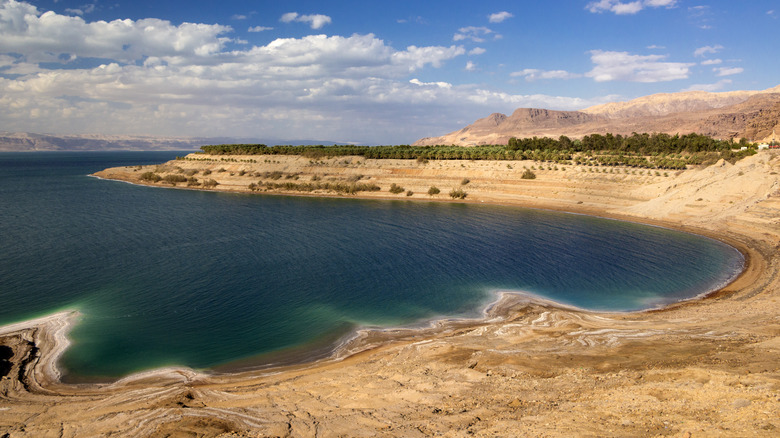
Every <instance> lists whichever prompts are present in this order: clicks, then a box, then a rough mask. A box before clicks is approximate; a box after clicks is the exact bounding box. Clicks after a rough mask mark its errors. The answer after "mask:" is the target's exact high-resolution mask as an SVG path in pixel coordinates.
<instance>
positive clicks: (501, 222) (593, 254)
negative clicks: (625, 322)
mask: <svg viewBox="0 0 780 438" xmlns="http://www.w3.org/2000/svg"><path fill="white" fill-rule="evenodd" d="M184 154H185V153H184V152H176V151H173V152H74V153H71V152H37V153H0V325H4V324H9V323H14V322H20V321H24V320H27V319H32V318H36V317H40V316H45V315H49V314H52V313H55V312H58V311H63V310H76V311H78V312H79V317H78V321H77V323H76V324H75V326H74V327H73V329H72V331H71V332H70V333H69V339H70V341H71V345H70V347H69V348H68V349H67V350H66V352H65V353H64V355H63V356H62V358H61V361H60V367H61V369H62V370H63V373H64V374H65V378H66V380H68V379H71V380H72V381H87V380H95V381H100V380H112V379H117V378H119V377H122V376H125V375H128V374H131V373H134V372H138V371H144V370H150V369H154V368H158V367H165V366H187V367H191V368H193V369H197V370H215V369H222V368H225V367H228V368H229V367H230V364H233V363H242V364H246V363H250V364H254V365H256V366H263V365H264V364H265V365H267V364H268V363H269V361H273V360H275V359H274V358H278V357H281V356H284V355H285V354H286V353H287V352H292V351H295V352H298V355H297V356H296V357H304V358H305V357H307V356H306V354H303V355H301V354H300V352H302V351H303V352H306V351H311V352H315V351H316V352H319V353H318V354H322V352H323V351H326V350H327V349H328V346H331V347H332V346H333V345H335V343H337V342H339V340H342V339H344V338H345V337H349V336H350V334H351V333H354V332H355V331H356V330H358V329H365V328H369V329H370V328H376V329H382V328H390V327H406V326H410V327H411V326H416V325H420V324H422V323H425V322H426V321H432V320H437V319H442V318H473V317H479V316H480V315H481V314H482V312H483V311H484V309H485V307H486V306H487V305H488V304H489V303H491V302H493V301H495V299H496V296H497V294H498V293H499V292H510V293H511V292H519V293H526V294H533V295H536V296H539V297H542V298H545V299H549V300H553V301H556V302H559V303H561V304H566V305H571V306H577V307H580V308H584V309H591V310H598V311H636V310H642V309H648V308H654V307H659V306H664V305H667V304H670V303H673V302H677V301H680V300H685V299H690V298H693V297H697V296H699V295H701V294H705V293H707V292H709V291H712V290H715V289H717V288H719V287H721V286H723V285H725V284H726V283H728V282H729V281H730V280H731V279H733V278H734V277H735V276H737V275H738V274H739V272H740V271H741V269H742V267H743V264H744V259H743V257H742V255H741V254H740V253H739V252H738V251H737V250H735V249H734V248H732V247H730V246H728V245H726V244H724V243H721V242H719V241H716V240H713V239H709V238H705V237H701V236H697V235H693V234H688V233H684V232H679V231H674V230H670V229H666V228H661V227H654V226H648V225H639V224H635V223H628V222H622V221H616V220H609V219H602V218H595V217H590V216H584V215H576V214H566V213H561V212H553V211H544V210H533V209H524V208H518V207H507V206H492V205H477V204H461V203H445V202H433V201H431V202H428V201H409V200H398V201H387V200H361V199H334V198H312V197H295V196H274V195H258V194H234V193H216V192H207V191H194V190H177V189H170V188H153V187H144V186H136V185H132V184H128V183H124V182H117V181H109V180H102V179H99V178H95V177H92V176H90V174H91V173H93V172H96V171H99V170H102V169H105V168H107V167H114V166H131V165H138V164H153V163H162V162H165V161H167V160H170V159H173V158H175V157H176V156H177V155H184ZM311 357H314V353H312V355H311Z"/></svg>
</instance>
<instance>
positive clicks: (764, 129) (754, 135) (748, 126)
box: [414, 85, 780, 146]
mask: <svg viewBox="0 0 780 438" xmlns="http://www.w3.org/2000/svg"><path fill="white" fill-rule="evenodd" d="M778 120H780V85H778V86H777V87H773V88H769V89H766V90H759V91H728V92H720V93H712V92H705V91H687V92H679V93H661V94H653V95H650V96H643V97H639V98H637V99H632V100H629V101H625V102H610V103H606V104H603V105H596V106H592V107H589V108H585V109H582V110H580V111H553V110H548V109H540V108H518V109H517V110H515V111H514V113H512V114H511V115H509V116H507V115H505V114H500V113H494V114H491V115H490V116H488V117H485V118H482V119H479V120H477V121H475V122H474V123H472V124H471V125H469V126H466V127H464V128H462V129H459V130H456V131H453V132H450V133H448V134H444V135H441V136H436V137H426V138H422V139H419V140H417V141H416V142H415V143H414V144H415V145H419V146H431V145H451V144H452V145H459V146H475V145H485V144H506V143H507V142H508V141H509V139H510V138H511V137H516V138H529V137H534V136H538V137H551V138H558V137H559V136H561V135H565V136H568V137H571V138H581V137H583V136H585V135H591V134H607V133H611V134H614V135H617V134H620V135H623V136H626V135H631V134H632V133H634V132H656V133H666V134H669V135H676V134H680V135H684V134H689V133H698V134H703V135H707V136H709V137H713V138H717V139H721V140H731V139H733V140H735V141H738V140H739V139H741V138H746V139H748V140H751V141H756V142H761V141H765V142H767V143H768V142H771V141H777V140H778V137H777V135H778V134H777V132H780V123H778Z"/></svg>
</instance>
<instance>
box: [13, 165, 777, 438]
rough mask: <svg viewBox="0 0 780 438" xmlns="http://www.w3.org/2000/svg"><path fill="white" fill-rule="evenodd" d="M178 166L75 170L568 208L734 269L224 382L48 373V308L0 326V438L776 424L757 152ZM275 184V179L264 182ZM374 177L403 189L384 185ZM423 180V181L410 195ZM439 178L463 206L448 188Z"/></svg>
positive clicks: (59, 323)
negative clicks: (1, 361)
mask: <svg viewBox="0 0 780 438" xmlns="http://www.w3.org/2000/svg"><path fill="white" fill-rule="evenodd" d="M188 158H192V159H183V160H173V161H170V162H168V163H165V164H163V165H160V166H137V167H122V168H112V169H106V170H104V171H101V172H97V173H96V174H95V176H97V177H100V178H104V179H112V180H120V181H126V182H131V183H134V184H145V185H153V186H162V187H172V185H173V184H174V183H168V184H165V182H164V181H161V182H156V183H155V182H151V181H147V180H144V179H142V177H141V176H142V175H144V174H145V173H147V172H153V173H157V174H159V175H161V176H165V175H186V176H188V177H190V178H195V179H197V180H198V182H200V183H201V184H203V182H205V181H206V180H209V179H213V180H214V181H215V182H216V185H214V186H212V187H210V188H209V190H214V191H225V192H242V193H264V194H283V195H305V196H343V197H350V198H366V199H394V200H416V201H436V202H469V203H480V204H481V203H485V204H498V205H513V206H522V207H531V208H540V209H549V210H557V211H565V212H571V213H578V214H587V215H593V216H599V217H605V218H611V219H618V220H626V221H632V222H638V223H644V224H649V225H656V226H663V227H668V228H674V229H678V230H682V231H686V232H691V233H696V234H700V235H703V236H707V237H710V238H714V239H718V240H720V241H723V242H725V243H727V244H729V245H731V246H733V247H735V248H736V249H738V250H739V251H740V252H741V253H742V254H743V256H744V257H745V268H744V270H743V272H742V273H741V274H740V275H739V276H738V277H737V278H736V279H734V280H733V281H732V282H731V283H730V284H728V285H726V286H725V287H723V288H721V289H720V290H718V291H714V292H712V293H710V294H708V295H707V296H706V297H703V298H701V299H696V300H688V301H684V302H680V303H676V304H673V305H670V306H666V307H664V308H662V309H649V310H646V311H640V312H626V313H600V312H589V311H585V310H582V309H575V308H570V307H566V306H560V305H557V304H556V303H552V302H549V301H545V300H541V299H538V298H536V297H531V296H523V295H519V294H501V295H500V297H499V299H498V301H496V302H495V303H493V304H491V305H490V306H489V307H488V308H487V309H486V311H485V315H484V318H482V319H474V320H457V319H453V320H444V321H434V322H432V323H431V324H430V327H428V328H422V329H421V328H414V329H406V328H399V329H388V330H368V331H360V332H358V333H357V334H356V335H355V336H354V337H353V338H351V339H349V340H347V341H345V342H344V344H343V345H341V346H340V348H339V349H338V350H337V351H336V352H335V354H334V355H332V356H330V357H328V358H327V359H323V360H320V361H317V362H313V363H306V364H297V365H292V366H287V367H282V368H275V369H265V370H250V371H242V372H237V373H226V374H212V373H198V372H195V371H193V370H189V369H186V368H170V369H164V370H155V371H150V372H147V373H141V374H137V375H133V376H128V377H126V378H124V379H121V380H119V381H117V382H114V383H111V384H80V385H68V384H63V383H62V382H60V380H59V372H58V371H57V369H56V361H57V357H58V356H59V355H60V354H61V352H62V351H63V350H64V348H66V347H67V337H66V336H65V334H66V333H67V330H68V327H69V324H70V323H71V321H72V320H73V318H74V314H73V312H63V313H59V314H56V315H52V316H51V317H48V318H41V319H37V320H34V321H29V322H27V323H20V324H14V325H11V326H5V327H2V328H0V345H8V346H10V347H12V348H13V350H14V355H13V357H12V358H11V363H12V368H11V371H10V372H9V374H8V375H7V376H5V377H3V378H2V381H0V391H2V393H3V394H4V395H5V399H6V401H5V402H4V403H3V407H4V408H7V409H5V410H4V411H3V412H2V416H1V417H2V420H0V432H8V433H9V434H10V436H17V435H30V436H34V435H37V436H47V435H49V434H50V432H53V431H54V430H57V431H62V432H64V433H63V434H64V435H66V436H72V435H101V434H108V433H112V432H114V431H124V433H126V434H131V435H136V434H141V435H143V434H150V435H165V434H168V433H173V432H175V431H179V432H180V431H194V432H196V433H198V434H200V435H204V436H218V435H220V434H231V433H232V434H234V435H224V436H255V435H258V434H259V435H262V436H269V435H270V436H275V435H278V436H283V435H291V436H308V435H315V434H321V435H326V436H335V435H339V434H346V435H350V436H353V435H355V432H356V431H362V432H365V434H366V435H378V436H415V435H417V436H426V435H436V434H442V435H446V434H451V435H454V436H459V435H465V434H476V435H478V436H482V435H485V436H487V435H496V434H497V435H507V434H509V435H513V434H522V435H531V436H537V435H545V436H571V435H577V436H590V435H592V436H602V435H609V436H638V435H640V436H688V437H690V436H700V435H701V436H743V435H751V436H776V434H777V431H778V430H779V429H778V428H780V421H778V419H777V416H776V413H777V412H778V411H780V399H778V398H777V393H778V392H780V320H779V319H778V318H780V280H779V278H780V275H778V274H780V258H778V257H777V254H778V253H779V252H780V177H778V172H780V154H778V153H777V152H774V151H764V152H761V153H759V154H757V155H755V156H752V157H748V158H745V159H743V160H740V161H738V162H737V163H736V164H735V165H731V164H728V163H725V162H720V163H718V164H716V165H713V166H709V167H704V168H696V169H688V170H685V171H679V172H655V171H653V172H650V171H644V170H643V171H641V172H639V171H637V170H636V169H624V168H614V169H609V170H604V171H602V170H598V171H595V172H594V171H593V169H588V168H586V167H585V166H554V165H550V164H547V163H539V162H530V161H528V162H523V161H517V162H506V161H458V160H440V161H436V160H432V161H430V162H428V163H419V162H415V161H414V160H369V159H363V158H357V157H340V158H335V159H328V160H318V161H316V162H314V161H312V160H309V159H307V158H304V157H296V156H272V157H264V156H240V157H231V158H234V159H235V160H236V161H231V162H226V161H223V160H222V158H224V157H218V156H205V155H203V154H197V155H194V154H191V155H189V156H188ZM194 158H197V159H194ZM258 158H259V159H258ZM523 169H533V171H534V173H535V175H536V178H535V179H530V180H529V179H522V178H521V173H522V171H523ZM664 173H666V175H664ZM285 181H287V182H290V183H292V184H288V185H287V186H285V187H281V188H271V186H270V185H267V184H266V183H268V182H273V183H280V182H285ZM308 181H331V182H333V183H337V182H343V183H347V182H353V183H354V182H361V183H366V184H375V185H377V186H379V187H380V190H378V191H365V192H358V193H357V194H356V195H348V194H344V193H335V192H330V191H328V190H319V191H314V192H299V191H296V190H295V188H296V187H298V186H296V185H295V184H299V183H301V182H308ZM175 184H176V187H177V188H187V186H186V183H175ZM391 184H394V185H396V186H398V187H402V188H403V190H402V191H400V192H399V193H396V194H393V193H391V192H390V191H388V188H389V187H390V185H391ZM273 187H276V186H273ZM431 187H437V188H439V190H440V192H439V193H438V194H428V191H429V189H430V188H431ZM189 188H192V189H203V188H204V187H203V186H197V185H190V186H189ZM458 189H460V190H462V191H464V192H466V198H465V199H455V198H451V197H450V196H449V195H448V193H450V192H451V191H455V190H458ZM64 401H67V402H64ZM32 414H36V415H32Z"/></svg>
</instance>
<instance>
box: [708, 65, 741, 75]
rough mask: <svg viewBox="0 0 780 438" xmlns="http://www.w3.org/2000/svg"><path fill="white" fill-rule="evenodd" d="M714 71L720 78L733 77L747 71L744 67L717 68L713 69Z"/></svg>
mask: <svg viewBox="0 0 780 438" xmlns="http://www.w3.org/2000/svg"><path fill="white" fill-rule="evenodd" d="M712 71H714V72H715V73H716V74H717V75H718V76H731V75H738V74H740V73H742V72H743V71H745V69H744V68H742V67H716V68H713V69H712Z"/></svg>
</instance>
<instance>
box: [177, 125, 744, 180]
mask: <svg viewBox="0 0 780 438" xmlns="http://www.w3.org/2000/svg"><path fill="white" fill-rule="evenodd" d="M740 146H747V147H748V149H747V150H745V151H739V150H734V149H738V148H739V147H740ZM201 149H202V150H203V152H204V153H207V154H212V155H301V156H306V157H309V158H316V159H317V160H319V159H323V158H333V157H343V156H361V157H364V158H371V159H414V160H417V162H418V163H427V162H428V160H534V161H542V162H550V163H560V164H580V165H590V166H594V165H595V166H628V167H635V168H650V169H684V168H685V166H687V165H696V164H704V165H707V164H712V163H714V162H715V161H717V160H719V159H721V158H723V159H725V160H727V161H730V162H735V161H737V160H739V159H740V158H743V157H745V156H748V155H752V154H754V153H755V152H756V151H755V147H754V145H752V144H750V143H748V142H747V141H745V140H744V139H743V140H740V141H739V142H734V141H729V140H715V139H713V138H710V137H707V136H704V135H699V134H686V135H674V136H671V135H668V134H646V133H645V134H637V133H634V134H632V135H630V136H621V135H612V134H606V135H601V134H593V135H588V136H585V137H583V138H582V139H579V140H572V139H570V138H568V137H566V136H561V137H559V138H558V139H557V140H556V139H552V138H546V137H541V138H539V137H533V138H524V139H517V138H511V139H509V142H508V144H507V145H487V146H475V147H461V146H452V145H450V146H446V145H440V146H409V145H400V146H352V145H335V146H323V145H315V146H289V145H282V146H272V147H268V146H266V145H264V144H257V145H253V144H236V145H225V144H223V145H211V146H203V147H201ZM188 159H190V158H188ZM196 160H197V159H196ZM220 160H222V161H236V162H238V161H250V162H252V161H256V160H237V159H235V158H220ZM267 161H268V160H267ZM219 171H224V169H220V170H219Z"/></svg>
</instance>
